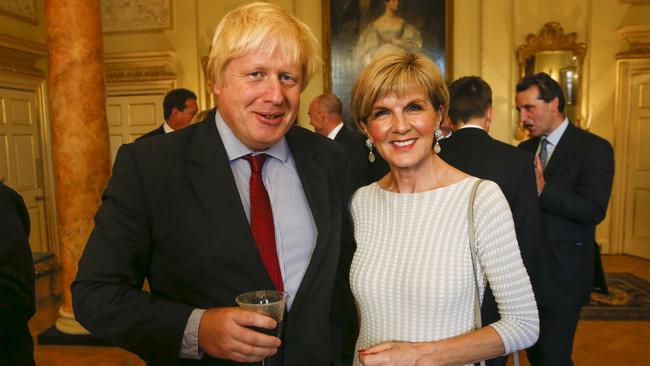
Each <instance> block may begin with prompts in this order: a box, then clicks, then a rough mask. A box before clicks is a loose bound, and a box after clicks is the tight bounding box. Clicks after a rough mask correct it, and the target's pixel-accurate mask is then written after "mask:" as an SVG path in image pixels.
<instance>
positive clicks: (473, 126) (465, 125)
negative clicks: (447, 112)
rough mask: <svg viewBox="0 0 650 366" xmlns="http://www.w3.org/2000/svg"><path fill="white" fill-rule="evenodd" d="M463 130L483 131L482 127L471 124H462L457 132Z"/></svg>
mask: <svg viewBox="0 0 650 366" xmlns="http://www.w3.org/2000/svg"><path fill="white" fill-rule="evenodd" d="M463 128H478V129H479V130H483V127H481V126H479V125H472V124H464V125H462V126H461V127H460V128H459V130H462V129H463ZM484 131H485V130H484Z"/></svg>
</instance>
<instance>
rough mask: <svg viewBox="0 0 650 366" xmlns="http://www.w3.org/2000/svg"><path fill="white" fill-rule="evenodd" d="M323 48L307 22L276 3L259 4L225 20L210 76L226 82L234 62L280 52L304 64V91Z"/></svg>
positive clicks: (214, 49) (215, 45)
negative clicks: (225, 74)
mask: <svg viewBox="0 0 650 366" xmlns="http://www.w3.org/2000/svg"><path fill="white" fill-rule="evenodd" d="M319 48H320V46H319V44H318V41H317V40H316V37H315V36H314V34H313V32H312V31H311V30H310V29H309V27H307V25H306V24H305V23H303V22H302V21H300V20H299V19H298V18H296V17H294V16H293V15H291V14H289V13H287V12H286V11H285V10H284V9H282V8H281V7H280V6H278V5H276V4H269V3H262V2H255V3H251V4H248V5H244V6H241V7H239V8H237V9H235V10H233V11H231V12H229V13H228V14H226V16H224V17H223V19H222V20H221V21H220V22H219V24H218V25H217V29H216V30H215V32H214V37H213V39H212V49H211V50H210V58H209V60H208V67H207V74H208V79H209V80H210V81H211V82H212V83H215V82H223V72H224V70H225V68H226V66H227V65H228V63H229V62H230V61H232V60H233V59H235V58H238V57H241V56H244V55H246V54H247V53H249V52H263V53H268V54H271V53H272V52H274V51H275V50H276V49H277V50H280V51H281V52H282V55H283V56H284V58H285V60H286V61H288V62H290V63H292V64H298V65H301V71H302V75H301V79H300V82H301V85H300V86H301V90H304V89H305V87H306V86H307V84H308V82H309V79H311V77H312V76H313V75H314V73H315V72H316V70H317V68H318V64H319V63H320V62H321V61H320V56H319V54H318V53H319V52H318V50H319Z"/></svg>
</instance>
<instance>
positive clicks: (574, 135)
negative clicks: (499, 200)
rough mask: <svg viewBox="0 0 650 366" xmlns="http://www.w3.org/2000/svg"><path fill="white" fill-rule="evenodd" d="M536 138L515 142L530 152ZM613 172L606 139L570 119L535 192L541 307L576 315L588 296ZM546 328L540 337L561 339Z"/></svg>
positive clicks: (610, 152)
mask: <svg viewBox="0 0 650 366" xmlns="http://www.w3.org/2000/svg"><path fill="white" fill-rule="evenodd" d="M539 141H540V138H539V137H536V138H532V139H530V140H527V141H524V142H522V143H521V144H520V145H519V147H521V148H523V149H524V150H526V151H528V152H530V153H533V154H535V152H536V150H537V146H538V145H539ZM613 176H614V153H613V150H612V147H611V145H610V144H609V142H607V141H606V140H604V139H602V138H600V137H598V136H596V135H593V134H591V133H589V132H587V131H584V130H581V129H579V128H577V127H575V126H573V124H571V123H569V125H568V127H567V129H566V131H565V132H564V134H563V135H562V137H561V138H560V140H559V142H558V144H557V146H556V147H555V150H554V151H553V154H552V155H551V157H550V159H549V161H548V163H547V165H546V169H545V170H544V179H545V182H546V183H545V186H544V189H543V191H542V193H541V194H540V196H539V206H540V209H541V218H542V231H543V232H544V234H545V235H546V236H547V239H548V243H547V245H546V248H545V250H544V251H543V254H544V257H543V259H544V260H545V261H546V262H547V264H546V265H545V268H547V270H545V271H544V274H545V276H544V277H543V280H542V281H543V282H542V283H541V296H538V298H539V300H538V303H539V305H540V306H542V307H551V308H554V307H556V308H570V309H577V311H575V312H574V313H575V317H577V316H578V315H579V308H580V307H581V306H582V305H584V304H586V303H587V302H588V301H589V298H590V294H591V290H592V288H593V285H594V271H595V268H594V263H595V258H594V252H595V250H594V248H595V246H596V241H595V232H596V224H598V223H599V222H601V221H602V220H603V219H604V218H605V213H606V211H607V204H608V201H609V195H610V192H611V188H612V179H613ZM540 316H544V311H541V312H540ZM575 321H576V323H577V319H576V320H575ZM566 323H568V322H566ZM541 324H542V326H543V325H544V324H545V322H542V323H541ZM547 330H548V331H549V332H550V334H549V333H546V331H545V330H544V329H542V332H541V333H540V341H541V340H542V339H541V337H546V338H547V339H548V340H549V341H552V342H566V339H563V337H556V336H555V335H554V334H553V332H552V329H547ZM569 352H570V350H569ZM569 357H570V356H569ZM548 364H555V365H559V364H560V363H559V362H558V363H553V361H551V362H549V363H548Z"/></svg>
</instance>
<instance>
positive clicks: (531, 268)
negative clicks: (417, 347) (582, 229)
mask: <svg viewBox="0 0 650 366" xmlns="http://www.w3.org/2000/svg"><path fill="white" fill-rule="evenodd" d="M440 147H441V148H442V150H441V151H440V153H439V155H440V157H441V158H442V159H443V160H444V161H446V162H447V163H449V164H450V165H452V166H454V167H455V168H457V169H460V170H462V171H463V172H465V173H467V174H470V175H473V176H475V177H479V178H483V179H488V180H491V181H494V182H495V183H497V184H498V185H499V188H501V190H502V191H503V194H504V195H505V197H506V200H507V201H508V204H509V205H510V210H511V211H512V217H513V220H514V224H515V231H516V233H517V242H518V243H519V249H520V251H521V256H522V258H523V260H524V265H525V267H526V270H527V271H528V275H529V276H530V279H531V282H532V284H533V288H534V289H535V287H536V279H537V277H538V269H539V262H538V261H539V251H540V239H541V232H540V214H539V206H538V203H537V191H536V186H535V171H534V165H533V155H532V154H530V153H527V152H524V151H521V150H519V149H517V148H515V147H514V146H511V145H508V144H506V143H503V142H501V141H497V140H495V139H493V138H492V137H490V135H488V133H487V132H486V131H485V130H483V129H479V128H473V127H467V128H462V129H459V130H456V131H455V132H454V133H453V134H452V135H451V136H450V137H448V138H445V139H442V140H440ZM481 315H482V320H483V324H484V325H487V324H490V323H493V322H495V321H497V320H498V319H499V312H498V309H497V306H496V301H495V300H494V295H493V294H492V291H491V289H490V288H489V287H488V288H487V289H486V291H485V295H484V298H483V304H482V307H481ZM505 362H506V358H505V357H503V358H500V359H495V360H494V361H491V362H488V364H491V365H492V364H494V365H497V364H499V365H500V364H505Z"/></svg>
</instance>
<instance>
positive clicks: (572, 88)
mask: <svg viewBox="0 0 650 366" xmlns="http://www.w3.org/2000/svg"><path fill="white" fill-rule="evenodd" d="M577 37H578V36H577V34H576V33H575V32H573V33H569V34H564V30H563V29H562V26H560V23H558V22H550V23H546V24H545V25H544V28H542V30H541V31H540V32H539V34H529V35H528V36H527V37H526V44H525V45H522V46H520V47H519V48H518V49H517V59H518V60H519V77H524V76H526V75H532V74H536V73H538V72H545V73H547V74H549V75H550V76H551V77H552V78H553V79H555V81H557V82H558V83H559V84H560V86H561V87H562V90H563V91H564V96H565V99H566V103H565V106H564V114H565V115H566V116H567V117H568V118H569V120H571V121H572V122H573V123H574V124H575V125H576V126H578V127H582V126H583V120H582V114H581V105H582V64H583V61H584V58H585V53H586V52H587V45H586V44H584V43H578V42H576V38H577ZM526 134H527V131H526V130H525V129H524V128H523V126H522V125H521V124H519V125H518V127H517V131H516V132H515V137H516V138H517V139H518V140H521V139H524V138H525V137H526Z"/></svg>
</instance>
